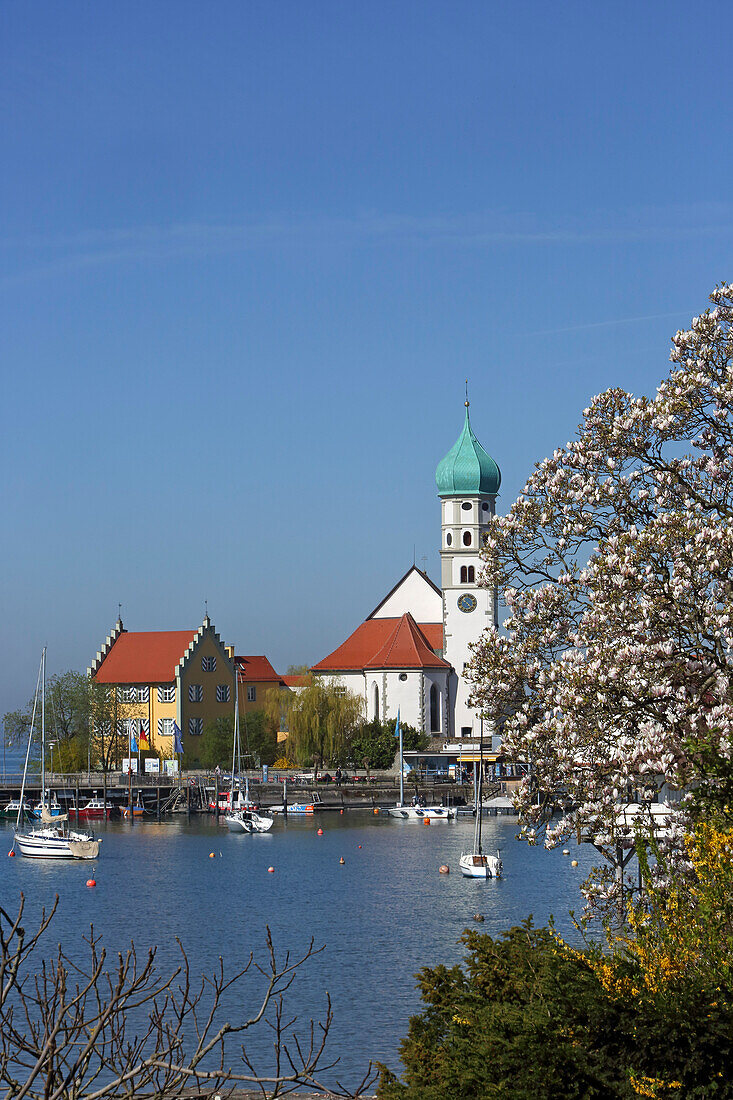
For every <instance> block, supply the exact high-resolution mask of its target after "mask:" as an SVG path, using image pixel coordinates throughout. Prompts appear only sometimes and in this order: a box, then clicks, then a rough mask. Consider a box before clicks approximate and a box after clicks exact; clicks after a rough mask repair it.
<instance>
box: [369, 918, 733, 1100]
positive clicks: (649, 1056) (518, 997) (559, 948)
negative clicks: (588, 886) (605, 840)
mask: <svg viewBox="0 0 733 1100" xmlns="http://www.w3.org/2000/svg"><path fill="white" fill-rule="evenodd" d="M463 942H464V943H465V944H466V946H467V948H468V955H467V958H466V960H465V964H464V966H463V967H461V966H454V967H452V968H450V969H449V968H447V967H445V966H436V967H427V968H425V969H423V970H422V971H420V973H419V974H418V982H419V989H420V992H421V995H422V999H423V1002H424V1004H425V1008H424V1010H423V1012H422V1013H421V1014H420V1015H417V1016H413V1017H412V1019H411V1020H410V1024H409V1031H408V1035H407V1037H406V1039H405V1040H404V1041H403V1043H402V1045H401V1048H400V1054H401V1058H402V1063H403V1065H404V1067H405V1071H404V1074H403V1076H402V1079H401V1080H398V1079H397V1077H396V1076H395V1075H394V1074H393V1073H392V1072H391V1071H390V1070H388V1069H387V1068H386V1067H384V1066H383V1067H381V1074H382V1075H381V1080H380V1085H379V1088H378V1092H377V1096H378V1100H496V1098H503V1100H510V1098H511V1100H536V1098H537V1097H563V1098H564V1100H565V1098H568V1100H573V1098H576V1100H580V1098H581V1097H582V1098H585V1100H594V1098H595V1100H601V1098H605V1097H608V1098H613V1097H619V1098H629V1100H631V1098H632V1097H638V1096H647V1097H665V1098H670V1097H672V1098H674V1100H690V1098H691V1097H696V1098H706V1097H710V1098H713V1097H715V1098H730V1097H731V1096H733V1083H731V1081H730V1074H729V1065H730V1062H731V1059H732V1058H733V1012H732V1011H731V1007H730V1003H731V1002H730V996H729V992H730V991H729V989H726V988H725V987H715V983H714V982H708V983H707V985H701V984H700V983H699V982H698V981H697V980H692V981H689V980H688V979H687V978H685V977H684V976H683V975H680V977H679V980H678V981H677V984H676V985H675V996H668V997H666V998H659V997H657V998H654V999H649V998H647V997H645V996H640V993H639V990H640V983H641V978H642V973H641V969H640V966H639V960H638V959H635V958H634V957H633V956H631V955H629V954H628V953H627V952H626V951H625V950H624V949H623V948H622V947H621V946H619V945H615V946H613V947H612V952H611V955H610V962H609V955H608V954H606V955H603V954H602V953H601V952H600V949H599V948H597V947H588V948H587V949H586V950H576V949H574V948H571V947H569V946H568V945H567V944H565V943H563V941H562V940H561V939H559V938H558V937H557V936H556V935H555V933H554V930H553V929H552V928H549V929H548V928H539V929H537V928H534V927H533V926H532V923H531V921H527V922H525V923H524V924H523V925H521V926H519V927H516V928H512V929H510V930H509V931H508V932H505V933H502V934H501V935H500V936H498V937H497V938H495V939H494V938H492V937H491V936H487V935H482V934H480V933H478V932H475V931H468V932H466V933H464V936H463ZM604 968H608V975H605V974H604ZM627 981H628V982H629V985H628V986H627V985H626V984H625V983H626V982H627Z"/></svg>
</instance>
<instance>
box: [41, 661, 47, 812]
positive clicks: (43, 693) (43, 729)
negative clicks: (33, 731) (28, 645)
mask: <svg viewBox="0 0 733 1100" xmlns="http://www.w3.org/2000/svg"><path fill="white" fill-rule="evenodd" d="M41 668H42V674H41V813H43V807H44V805H45V801H44V800H45V798H46V647H45V646H44V647H43V653H42V654H41Z"/></svg>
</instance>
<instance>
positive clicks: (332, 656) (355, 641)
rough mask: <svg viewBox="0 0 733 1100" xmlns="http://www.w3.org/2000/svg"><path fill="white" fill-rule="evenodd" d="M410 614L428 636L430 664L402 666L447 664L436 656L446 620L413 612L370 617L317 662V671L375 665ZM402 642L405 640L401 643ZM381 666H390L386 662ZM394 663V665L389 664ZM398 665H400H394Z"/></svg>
mask: <svg viewBox="0 0 733 1100" xmlns="http://www.w3.org/2000/svg"><path fill="white" fill-rule="evenodd" d="M406 618H409V619H410V620H411V621H412V624H413V626H414V627H415V628H416V630H417V631H418V632H419V634H420V635H421V636H422V638H423V640H424V645H425V647H426V649H427V650H428V654H429V656H428V654H423V656H424V657H425V658H426V661H427V663H426V664H416V665H414V664H408V665H401V666H400V667H401V668H422V667H428V668H436V667H441V668H442V667H443V666H446V667H448V666H447V665H446V662H445V661H443V659H442V658H441V657H438V656H436V654H435V652H434V650H436V649H442V648H443V624H442V623H420V624H418V623H416V622H415V620H414V619H413V618H412V616H411V615H403V616H402V618H401V619H367V620H366V622H363V623H362V624H361V625H360V626H357V628H356V630H355V631H354V633H353V634H351V635H349V637H348V638H347V639H346V641H345V642H343V643H342V644H341V645H340V646H339V647H338V649H334V651H333V653H329V655H328V657H324V659H323V660H322V661H319V662H318V664H317V665H313V672H355V671H358V672H361V671H362V669H365V668H369V667H374V666H373V665H372V664H371V662H372V660H373V658H375V657H376V656H377V654H378V653H380V651H381V650H382V649H384V647H385V646H386V644H387V643H388V642H389V641H390V639H391V638H392V636H393V635H394V633H395V630H396V628H397V627H399V625H400V624H401V623H402V622H403V620H404V619H406ZM401 644H402V643H401ZM378 667H383V668H384V667H387V666H385V665H382V666H378ZM389 667H392V666H389ZM394 667H396V666H394Z"/></svg>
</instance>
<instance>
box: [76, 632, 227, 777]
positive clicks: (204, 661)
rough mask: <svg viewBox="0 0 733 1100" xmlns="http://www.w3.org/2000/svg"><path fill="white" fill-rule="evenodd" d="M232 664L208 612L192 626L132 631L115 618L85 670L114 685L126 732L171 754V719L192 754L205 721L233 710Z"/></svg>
mask: <svg viewBox="0 0 733 1100" xmlns="http://www.w3.org/2000/svg"><path fill="white" fill-rule="evenodd" d="M234 667H235V666H234V661H233V660H232V658H231V657H230V655H229V652H228V651H227V647H226V646H225V645H224V644H223V642H222V641H221V639H220V638H219V635H218V634H217V633H216V630H215V629H214V627H213V626H212V624H211V620H210V619H209V617H208V615H207V616H206V618H205V619H204V621H203V623H202V625H201V626H200V627H199V629H198V630H195V631H191V630H156V631H140V632H138V631H135V632H133V631H128V630H125V628H124V627H123V625H122V620H118V621H117V623H116V624H115V627H114V630H113V631H112V633H111V634H110V635H109V636H108V638H107V639H106V641H105V643H104V645H103V646H102V648H101V649H100V651H99V653H98V654H97V656H96V659H95V660H94V662H93V664H92V665H91V667H90V668H89V669H88V672H89V675H90V676H91V677H93V678H94V679H95V680H96V681H97V682H98V683H100V684H110V685H114V687H115V689H116V690H117V692H118V693H119V696H118V697H119V701H120V705H121V711H122V713H124V722H125V731H126V733H127V734H128V736H129V735H131V736H133V737H134V739H135V741H137V743H138V744H141V747H144V746H145V741H146V740H147V742H148V744H149V746H150V749H151V750H152V751H153V752H156V753H157V754H158V755H159V756H160V757H162V758H163V759H166V758H169V759H170V758H172V757H173V755H174V723H175V724H176V726H177V727H178V729H179V730H180V733H181V741H182V744H183V750H184V752H186V753H188V754H190V755H191V756H193V757H195V756H196V755H197V752H198V748H197V743H196V740H197V738H198V737H200V736H201V734H202V733H203V731H204V726H205V725H206V723H207V722H209V721H211V720H212V719H214V718H222V717H225V716H228V715H231V714H233V713H234V683H235V679H234Z"/></svg>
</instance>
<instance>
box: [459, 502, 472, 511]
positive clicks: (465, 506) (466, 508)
mask: <svg viewBox="0 0 733 1100" xmlns="http://www.w3.org/2000/svg"><path fill="white" fill-rule="evenodd" d="M461 508H462V509H463V511H464V512H470V511H471V504H470V501H468V500H464V502H463V504H462V505H461Z"/></svg>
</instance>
